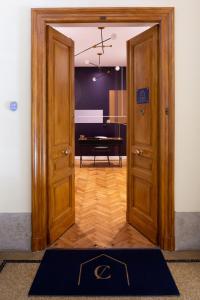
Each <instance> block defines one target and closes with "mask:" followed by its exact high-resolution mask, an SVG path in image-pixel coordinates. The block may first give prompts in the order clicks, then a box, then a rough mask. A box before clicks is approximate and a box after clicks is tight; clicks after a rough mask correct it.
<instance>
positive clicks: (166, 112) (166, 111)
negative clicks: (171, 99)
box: [165, 107, 169, 116]
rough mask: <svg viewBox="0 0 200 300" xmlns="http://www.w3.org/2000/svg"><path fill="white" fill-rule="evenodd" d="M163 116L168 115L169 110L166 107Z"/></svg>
mask: <svg viewBox="0 0 200 300" xmlns="http://www.w3.org/2000/svg"><path fill="white" fill-rule="evenodd" d="M165 114H166V115H167V116H168V115H169V108H168V107H166V108H165Z"/></svg>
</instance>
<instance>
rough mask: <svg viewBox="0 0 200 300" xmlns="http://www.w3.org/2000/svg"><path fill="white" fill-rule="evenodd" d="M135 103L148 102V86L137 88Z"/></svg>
mask: <svg viewBox="0 0 200 300" xmlns="http://www.w3.org/2000/svg"><path fill="white" fill-rule="evenodd" d="M136 101H137V104H143V103H149V88H143V89H137V100H136Z"/></svg>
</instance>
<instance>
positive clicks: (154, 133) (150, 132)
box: [127, 26, 161, 244]
mask: <svg viewBox="0 0 200 300" xmlns="http://www.w3.org/2000/svg"><path fill="white" fill-rule="evenodd" d="M127 57H128V62H127V83H128V86H127V89H128V188H127V189H128V191H127V192H128V195H127V201H128V203H127V221H128V222H129V223H130V224H131V225H133V226H134V227H135V228H136V229H137V230H138V231H140V232H141V233H142V234H143V235H144V236H146V237H147V238H148V239H149V240H151V241H152V242H153V243H155V244H157V239H158V26H154V27H152V28H151V29H149V30H147V31H145V32H143V33H142V34H140V35H138V36H136V37H134V38H133V39H131V40H129V41H128V42H127ZM160 176H161V174H160Z"/></svg>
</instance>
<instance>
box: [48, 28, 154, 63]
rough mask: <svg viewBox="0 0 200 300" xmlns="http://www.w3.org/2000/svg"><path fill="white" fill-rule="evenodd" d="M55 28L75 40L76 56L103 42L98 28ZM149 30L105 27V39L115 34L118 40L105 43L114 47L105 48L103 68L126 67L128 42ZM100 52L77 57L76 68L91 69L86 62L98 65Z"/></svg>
mask: <svg viewBox="0 0 200 300" xmlns="http://www.w3.org/2000/svg"><path fill="white" fill-rule="evenodd" d="M151 26H152V25H151ZM54 28H55V29H56V30H58V31H59V32H61V33H63V34H64V35H66V36H68V37H70V38H71V39H73V40H74V42H75V54H77V53H79V52H80V51H82V50H84V49H86V48H88V47H90V46H92V45H93V44H96V43H98V42H100V41H101V39H100V30H99V29H98V27H59V26H56V27H54ZM148 28H149V26H147V25H146V26H142V27H141V26H138V25H137V26H135V27H133V26H131V27H130V26H129V27H125V26H122V27H121V26H120V27H105V29H104V30H103V38H104V39H107V38H109V37H110V36H111V34H113V33H115V34H116V38H115V39H112V40H110V41H108V42H106V43H105V44H107V45H111V44H112V47H109V48H105V53H104V55H102V56H101V66H126V41H127V40H129V39H131V38H133V37H134V36H136V35H138V34H140V33H141V32H143V31H145V30H147V29H148ZM98 52H101V48H92V49H91V50H88V51H86V52H85V53H82V54H80V55H78V56H75V66H76V67H87V66H89V67H91V65H86V64H85V60H89V61H90V62H92V63H94V64H98V55H97V53H98Z"/></svg>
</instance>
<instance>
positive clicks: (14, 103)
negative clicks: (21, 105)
mask: <svg viewBox="0 0 200 300" xmlns="http://www.w3.org/2000/svg"><path fill="white" fill-rule="evenodd" d="M9 108H10V110H11V111H16V110H17V102H16V101H12V102H10V104H9Z"/></svg>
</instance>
